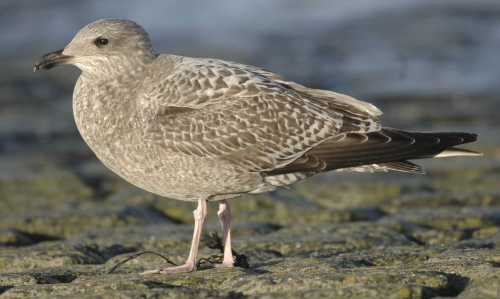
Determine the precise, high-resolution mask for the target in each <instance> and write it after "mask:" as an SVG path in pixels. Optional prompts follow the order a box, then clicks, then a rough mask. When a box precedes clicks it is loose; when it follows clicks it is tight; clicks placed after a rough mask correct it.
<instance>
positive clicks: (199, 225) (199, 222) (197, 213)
mask: <svg viewBox="0 0 500 299" xmlns="http://www.w3.org/2000/svg"><path fill="white" fill-rule="evenodd" d="M193 215H194V231H193V240H192V241H191V249H190V250H189V256H188V258H187V260H186V262H185V263H184V265H181V266H175V267H168V268H161V269H156V270H150V271H145V272H142V273H141V274H143V275H145V274H170V273H184V272H192V271H195V270H196V258H197V257H198V247H199V245H200V239H201V233H202V230H203V224H204V222H205V218H206V216H207V201H206V199H200V200H198V207H197V208H196V210H194V211H193Z"/></svg>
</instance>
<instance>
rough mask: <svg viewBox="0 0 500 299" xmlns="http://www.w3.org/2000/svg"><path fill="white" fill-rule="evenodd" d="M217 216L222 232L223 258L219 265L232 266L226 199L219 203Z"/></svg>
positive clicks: (229, 218) (228, 212) (228, 213)
mask: <svg viewBox="0 0 500 299" xmlns="http://www.w3.org/2000/svg"><path fill="white" fill-rule="evenodd" d="M217 216H219V221H220V225H221V226H222V232H223V235H224V239H223V240H224V259H223V261H222V264H220V265H219V266H221V267H234V258H233V251H232V249H231V210H230V208H229V202H228V201H227V200H224V201H222V202H221V203H219V211H217Z"/></svg>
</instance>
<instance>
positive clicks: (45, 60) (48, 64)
mask: <svg viewBox="0 0 500 299" xmlns="http://www.w3.org/2000/svg"><path fill="white" fill-rule="evenodd" d="M62 52H63V49H61V50H57V51H54V52H51V53H48V54H45V55H43V56H42V58H41V59H40V60H38V61H36V62H35V63H34V64H33V72H37V71H39V70H49V69H51V68H53V67H54V66H56V65H58V64H63V63H66V62H67V61H68V60H69V58H70V56H67V55H64V54H62Z"/></svg>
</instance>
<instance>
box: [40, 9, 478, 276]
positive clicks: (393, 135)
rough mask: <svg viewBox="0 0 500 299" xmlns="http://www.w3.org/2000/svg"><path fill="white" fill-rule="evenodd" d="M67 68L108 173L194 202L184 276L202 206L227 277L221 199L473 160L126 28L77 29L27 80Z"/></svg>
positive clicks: (345, 103) (324, 98) (357, 107)
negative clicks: (211, 216)
mask: <svg viewBox="0 0 500 299" xmlns="http://www.w3.org/2000/svg"><path fill="white" fill-rule="evenodd" d="M61 64H71V65H74V66H76V67H78V68H79V69H80V70H81V74H80V76H79V78H78V81H77V82H76V86H75V89H74V93H73V113H74V118H75V122H76V125H77V128H78V130H79V132H80V134H81V136H82V138H83V139H84V141H85V142H86V143H87V144H88V146H89V147H90V148H91V149H92V151H93V152H94V153H95V155H96V156H97V158H98V159H99V160H100V161H101V162H102V163H103V164H104V165H105V166H106V167H108V168H109V169H110V170H111V171H113V172H114V173H116V174H117V175H119V176H120V177H122V178H123V179H125V180H126V181H128V182H130V183H131V184H133V185H135V186H138V187H139V188H142V189H144V190H146V191H149V192H152V193H154V194H157V195H159V196H162V197H167V198H172V199H177V200H184V201H193V202H197V204H198V206H197V208H196V209H195V210H194V212H193V215H194V232H193V238H192V242H191V249H190V251H189V256H188V258H187V260H186V262H185V263H184V264H183V265H181V266H175V267H163V268H159V269H156V270H151V271H146V272H144V273H145V274H150V273H163V274H167V273H180V272H191V271H194V270H196V259H197V256H198V247H199V243H200V238H201V235H202V229H203V225H204V222H205V218H206V215H207V201H216V202H218V204H219V210H218V212H217V215H218V218H219V221H220V223H221V226H222V231H223V244H224V255H223V256H224V257H223V261H222V264H220V266H222V267H233V266H234V257H233V255H232V250H231V232H230V228H231V213H230V205H229V199H233V198H236V197H238V196H240V195H242V194H257V193H263V192H268V191H272V190H275V189H276V188H279V187H284V186H288V185H290V184H293V183H295V182H297V181H300V180H303V179H305V178H307V177H310V176H313V175H316V174H319V173H322V172H327V171H332V170H337V171H360V172H378V171H400V172H407V173H422V172H423V170H422V168H421V167H420V166H418V165H416V164H414V163H412V162H410V161H409V160H414V159H423V158H440V157H452V156H476V155H480V154H479V153H476V152H473V151H470V150H465V149H461V148H458V147H456V146H457V145H460V144H464V143H469V142H473V141H476V137H477V136H476V135H475V134H470V133H455V132H442V133H421V132H408V131H403V130H398V129H393V128H388V127H383V126H382V125H381V122H380V118H381V115H382V112H381V111H380V110H379V109H378V108H377V107H375V106H374V105H372V104H370V103H367V102H363V101H360V100H357V99H355V98H353V97H350V96H348V95H344V94H341V93H337V92H333V91H329V90H320V89H312V88H308V87H306V86H303V85H301V84H298V83H296V82H292V81H288V80H286V79H285V78H283V77H281V76H279V75H277V74H275V73H272V72H270V71H268V70H265V69H262V68H259V67H254V66H249V65H244V64H239V63H235V62H229V61H224V60H219V59H211V58H192V57H184V56H177V55H171V54H158V53H156V52H155V51H154V50H153V47H152V43H151V40H150V38H149V36H148V34H147V33H146V31H145V30H144V29H143V28H142V27H141V26H139V25H138V24H136V23H135V22H133V21H129V20H119V19H101V20H98V21H95V22H93V23H91V24H88V25H87V26H85V27H83V28H82V29H81V30H80V31H78V33H77V34H76V35H75V37H74V38H73V39H72V40H71V42H70V43H69V44H68V45H67V46H66V47H65V48H63V49H62V50H59V51H55V52H52V53H49V54H46V55H44V56H43V57H42V58H41V59H40V60H39V61H38V62H36V63H35V64H34V71H37V70H40V69H50V68H52V67H54V66H57V65H61Z"/></svg>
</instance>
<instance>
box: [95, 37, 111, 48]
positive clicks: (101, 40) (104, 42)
mask: <svg viewBox="0 0 500 299" xmlns="http://www.w3.org/2000/svg"><path fill="white" fill-rule="evenodd" d="M108 42H109V40H108V39H107V38H104V37H98V38H96V39H95V41H94V44H95V45H96V46H97V47H99V48H100V47H103V46H105V45H107V44H108Z"/></svg>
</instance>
